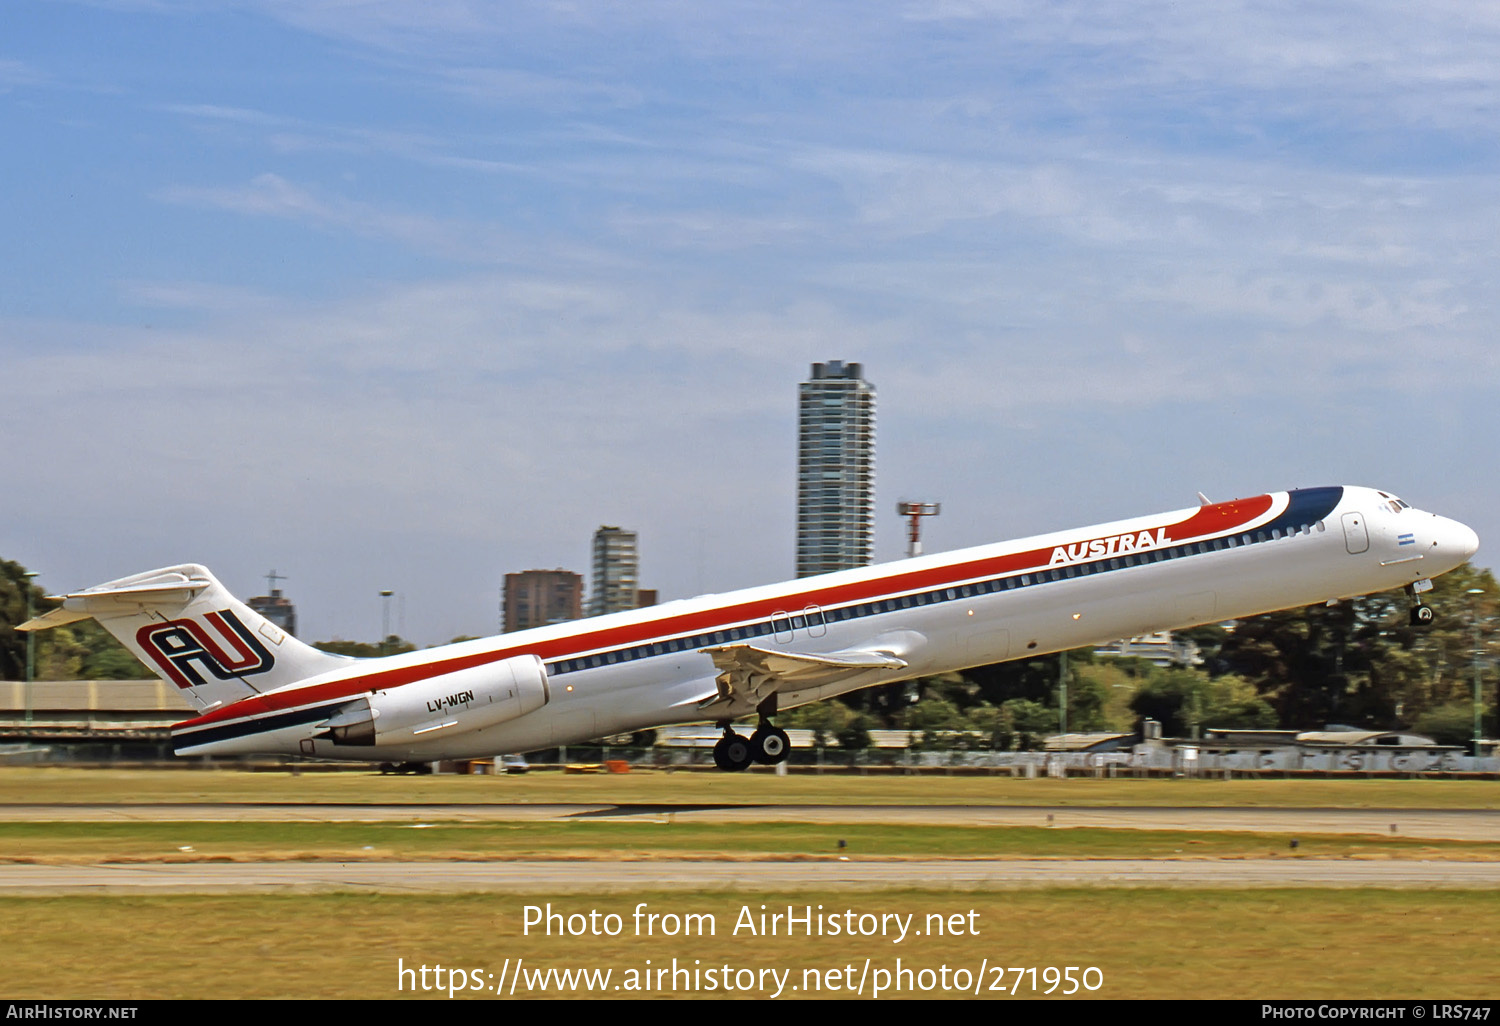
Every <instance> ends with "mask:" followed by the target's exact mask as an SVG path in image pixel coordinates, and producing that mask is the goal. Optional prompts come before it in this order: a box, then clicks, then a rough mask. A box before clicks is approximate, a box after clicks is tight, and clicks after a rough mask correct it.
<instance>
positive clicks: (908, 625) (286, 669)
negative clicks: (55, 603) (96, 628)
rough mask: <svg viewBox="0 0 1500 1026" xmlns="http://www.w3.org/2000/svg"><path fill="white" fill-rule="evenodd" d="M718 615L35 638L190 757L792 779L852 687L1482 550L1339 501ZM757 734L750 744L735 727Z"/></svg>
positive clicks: (143, 616)
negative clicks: (174, 695)
mask: <svg viewBox="0 0 1500 1026" xmlns="http://www.w3.org/2000/svg"><path fill="white" fill-rule="evenodd" d="M1199 499H1200V505H1199V506H1197V507H1191V508H1187V509H1182V510H1177V511H1174V512H1169V513H1162V514H1157V515H1154V516H1145V517H1139V518H1136V519H1131V520H1122V521H1118V522H1115V523H1108V524H1101V525H1098V526H1095V527H1085V528H1079V529H1076V530H1069V531H1061V532H1057V533H1053V534H1045V535H1040V536H1037V537H1033V538H1025V539H1022V540H1019V541H1011V542H1002V543H999V544H994V545H985V546H980V547H977V548H970V549H963V550H958V551H954V552H947V553H938V554H932V555H926V556H920V557H915V558H910V559H906V560H903V561H900V562H896V563H887V564H883V565H879V566H870V567H861V568H858V569H853V570H842V571H838V572H835V573H829V574H823V575H820V576H817V577H809V578H803V579H801V580H796V581H788V582H785V583H781V584H773V585H766V586H761V587H754V588H747V589H744V590H742V591H736V592H732V593H730V594H725V595H705V596H700V597H698V598H693V599H684V600H678V601H673V602H668V603H665V604H663V605H658V606H651V607H648V608H645V609H636V610H631V611H629V612H623V613H613V614H609V615H606V616H598V617H593V618H591V619H586V620H575V621H571V622H567V623H559V624H551V625H548V626H545V627H535V628H531V629H528V630H523V631H516V632H514V633H511V634H504V635H500V636H497V637H494V638H489V639H484V640H477V641H463V642H457V643H454V644H450V645H445V646H442V647H439V648H432V649H427V650H425V651H418V652H406V653H402V654H398V655H389V656H381V657H379V658H365V659H356V658H353V657H348V656H340V655H333V654H330V653H326V652H321V651H319V650H317V649H315V648H312V647H311V646H309V645H306V644H304V643H303V642H301V641H298V640H297V639H296V638H294V637H292V636H290V635H288V634H286V633H285V632H283V631H281V630H280V629H279V628H277V627H276V626H275V625H273V624H272V623H270V622H269V621H267V620H266V619H264V618H263V617H261V616H260V615H259V614H257V613H255V612H254V611H253V610H251V609H250V608H249V607H248V606H246V605H245V604H244V603H242V602H240V601H239V600H238V599H236V598H234V596H233V595H231V594H230V592H229V591H228V589H226V588H225V587H224V586H223V585H222V584H220V583H219V582H218V581H217V580H216V579H215V578H214V576H213V575H212V574H211V573H209V571H208V570H207V569H205V568H204V567H202V566H198V565H196V564H186V565H182V566H173V567H166V568H163V569H159V570H152V571H148V572H147V573H143V574H137V575H134V576H131V577H124V578H121V579H119V580H115V581H110V582H108V583H107V584H101V585H98V586H96V587H93V588H88V589H86V590H84V591H80V592H74V593H72V594H68V595H64V596H60V597H59V599H60V601H61V603H62V605H61V606H59V607H58V608H56V609H53V610H52V611H50V612H47V613H44V614H42V615H41V616H38V617H36V618H34V619H32V620H30V621H28V622H27V623H25V624H22V625H21V627H20V629H21V630H37V629H42V628H47V627H55V626H59V625H61V624H65V623H70V622H73V621H75V620H82V619H86V618H88V617H93V618H94V619H95V620H97V621H98V622H99V623H100V624H102V625H103V626H104V627H105V628H106V629H108V630H109V631H110V632H111V633H112V634H113V635H114V636H115V637H116V638H118V639H119V640H120V641H121V642H122V643H123V644H124V645H125V646H126V647H127V648H129V649H130V650H131V652H133V653H134V654H135V655H136V657H137V658H139V659H140V660H141V661H142V662H143V663H145V665H146V666H147V667H149V668H151V669H153V670H154V671H156V673H157V674H158V675H159V676H160V677H161V678H162V679H163V680H165V681H167V682H169V683H171V684H173V685H174V686H176V687H178V688H179V689H181V691H182V693H183V694H185V695H186V696H187V698H188V700H189V701H190V702H191V703H192V704H193V705H194V706H195V708H196V710H197V715H196V716H194V717H193V718H192V719H189V720H186V721H184V722H182V723H178V724H176V725H175V726H173V728H172V743H173V748H174V751H175V752H176V753H177V754H178V755H182V756H199V755H208V756H232V755H249V754H276V755H291V756H309V757H313V758H319V759H340V760H361V761H368V762H380V763H384V764H394V763H410V764H416V763H425V762H431V761H435V760H448V759H451V760H464V759H480V758H487V757H492V756H496V755H498V754H500V753H505V752H523V751H534V750H537V749H542V748H553V747H557V746H561V745H570V744H578V743H582V742H586V741H590V740H593V739H597V738H600V737H606V736H609V735H612V734H620V733H625V732H628V731H636V730H643V729H648V728H653V727H659V726H663V725H666V724H676V723H693V722H712V723H715V724H716V725H717V726H718V728H719V729H720V730H722V731H723V735H722V737H721V738H720V740H719V742H718V744H717V745H716V746H715V748H714V761H715V763H716V764H717V765H718V766H719V768H720V769H724V770H730V771H737V770H744V769H746V768H747V767H749V766H751V765H752V764H755V763H760V764H763V765H774V764H776V763H779V762H782V761H784V760H785V759H786V757H787V754H788V748H789V744H788V740H787V735H786V732H785V731H784V730H782V729H781V728H779V727H777V726H776V725H775V722H774V719H775V717H776V714H777V712H778V711H779V710H782V709H790V708H794V707H796V706H800V705H804V704H806V703H809V702H814V701H817V700H820V699H826V698H831V697H833V696H835V695H840V694H843V693H845V692H848V691H853V690H856V689H859V688H867V687H873V686H876V685H880V684H889V683H894V682H898V681H904V680H910V679H913V678H916V677H922V676H929V675H934V674H941V673H947V672H952V671H957V670H962V669H966V668H968V667H973V666H983V665H989V664H992V663H999V662H1004V661H1006V660H1008V659H1017V658H1027V657H1032V656H1038V655H1044V654H1047V653H1051V652H1058V651H1061V650H1064V649H1072V648H1078V647H1082V646H1085V645H1095V644H1103V643H1105V642H1108V641H1112V640H1114V639H1117V638H1125V637H1135V636H1137V635H1142V634H1148V633H1151V632H1154V631H1159V630H1171V629H1177V628H1182V627H1189V626H1193V625H1197V624H1203V623H1217V622H1222V621H1226V620H1232V619H1238V618H1242V617H1246V616H1252V615H1255V614H1258V613H1265V612H1270V611H1273V610H1278V609H1288V608H1292V607H1295V606H1305V605H1312V604H1316V603H1324V602H1334V601H1337V600H1340V599H1346V598H1352V597H1355V596H1358V595H1365V594H1370V593H1373V592H1377V591H1384V590H1388V589H1395V588H1404V589H1405V590H1406V592H1407V594H1408V596H1409V598H1410V601H1411V614H1410V615H1411V621H1412V623H1413V624H1416V625H1425V624H1428V623H1430V622H1431V621H1432V618H1433V612H1432V609H1431V607H1429V606H1427V605H1425V604H1423V602H1422V601H1421V598H1420V596H1421V594H1422V592H1424V591H1426V590H1427V589H1429V588H1430V587H1431V586H1432V583H1431V579H1432V578H1433V577H1436V576H1438V575H1439V574H1442V573H1446V572H1447V571H1449V570H1452V569H1453V568H1454V567H1457V566H1459V565H1461V564H1463V563H1464V562H1465V561H1466V560H1467V559H1468V558H1469V557H1470V556H1472V555H1473V554H1474V553H1475V552H1476V551H1477V550H1478V548H1479V538H1478V536H1477V535H1476V534H1475V533H1474V531H1472V530H1471V529H1469V528H1468V527H1466V526H1464V525H1463V524H1461V523H1458V522H1457V521H1454V520H1450V519H1447V518H1445V517H1441V516H1438V515H1436V514H1433V513H1425V512H1422V511H1420V510H1417V509H1415V508H1413V507H1412V506H1410V505H1409V504H1408V503H1406V502H1404V501H1403V500H1401V499H1400V498H1398V497H1396V496H1395V495H1392V494H1391V493H1389V492H1384V491H1379V490H1377V489H1373V488H1363V487H1353V486H1333V487H1321V488H1305V489H1298V490H1293V491H1286V492H1272V493H1269V494H1264V495H1257V496H1254V497H1252V498H1247V499H1235V500H1233V501H1230V502H1217V503H1215V502H1209V501H1208V500H1207V499H1206V498H1204V497H1203V496H1202V495H1201V494H1200V495H1199ZM752 714H754V715H755V716H756V717H757V726H756V727H755V729H754V732H753V733H752V735H751V736H750V737H748V738H747V737H745V736H744V735H743V734H740V733H739V732H737V731H736V730H735V729H734V727H733V725H732V724H733V721H734V720H736V719H739V718H743V717H748V716H750V715H752Z"/></svg>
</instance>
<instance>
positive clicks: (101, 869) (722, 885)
mask: <svg viewBox="0 0 1500 1026" xmlns="http://www.w3.org/2000/svg"><path fill="white" fill-rule="evenodd" d="M1059 886H1066V887H1076V886H1094V887H1418V888H1433V887H1441V888H1493V887H1496V886H1500V863H1495V862H1418V861H1395V860H1392V861H1372V862H1365V861H1359V860H1353V859H1297V858H1287V859H1238V860H1208V859H1205V860H1182V861H1166V860H1145V859H1095V860H1077V859H1057V860H1051V859H1028V860H1014V861H986V860H915V861H870V862H856V861H847V862H846V861H801V862H791V861H754V862H749V861H745V862H707V861H703V862H699V861H681V860H672V861H652V862H602V861H589V862H563V861H552V862H544V861H526V862H363V863H336V862H274V863H266V862H259V863H257V862H247V863H233V864H225V863H187V864H159V863H156V864H131V865H95V866H0V894H13V895H14V894H26V895H32V896H37V895H50V894H80V893H83V894H137V895H139V894H146V893H151V894H224V893H235V892H241V891H277V892H290V893H315V892H330V891H379V892H384V893H397V894H434V893H440V894H454V893H473V892H502V893H504V892H510V893H515V892H524V893H548V894H553V893H557V894H562V893H585V894H601V893H609V892H619V891H635V890H733V891H736V892H742V893H762V894H763V893H766V892H777V891H797V890H876V889H881V890H883V889H888V888H916V889H923V890H933V889H937V890H948V889H955V888H956V889H965V888H976V889H977V888H997V887H999V888H1007V887H1059Z"/></svg>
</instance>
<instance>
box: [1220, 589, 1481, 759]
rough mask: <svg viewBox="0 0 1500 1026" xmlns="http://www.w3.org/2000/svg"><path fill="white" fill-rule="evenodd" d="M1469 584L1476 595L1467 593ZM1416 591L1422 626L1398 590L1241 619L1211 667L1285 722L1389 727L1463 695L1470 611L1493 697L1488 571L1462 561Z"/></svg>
mask: <svg viewBox="0 0 1500 1026" xmlns="http://www.w3.org/2000/svg"><path fill="white" fill-rule="evenodd" d="M1471 588H1477V589H1479V591H1480V592H1481V594H1479V595H1478V596H1470V595H1469V594H1468V592H1469V589H1471ZM1423 597H1424V599H1425V601H1426V602H1427V604H1428V605H1430V606H1431V607H1432V608H1433V610H1434V611H1435V613H1436V618H1435V620H1434V623H1433V624H1432V626H1431V627H1429V628H1425V629H1424V628H1418V627H1413V626H1412V625H1411V623H1410V619H1409V616H1408V608H1409V606H1410V602H1409V600H1408V599H1407V598H1406V596H1405V595H1404V594H1403V593H1402V592H1399V591H1396V592H1382V593H1380V594H1377V595H1368V596H1365V597H1363V598H1356V599H1350V600H1346V601H1343V602H1340V603H1338V604H1337V605H1334V606H1325V605H1317V606H1309V607H1307V608H1305V609H1292V610H1285V611H1283V612H1279V613H1267V614H1265V615H1263V616H1254V617H1249V618H1247V619H1245V620H1243V621H1240V622H1239V623H1238V624H1237V625H1236V626H1235V628H1234V631H1233V633H1232V634H1231V635H1230V636H1229V637H1228V638H1226V639H1225V641H1224V644H1223V646H1222V648H1221V649H1220V652H1219V658H1218V660H1217V664H1216V667H1215V669H1216V671H1218V672H1223V671H1228V672H1233V673H1235V674H1238V675H1240V676H1242V677H1244V678H1246V679H1247V680H1249V681H1250V682H1251V683H1252V684H1254V686H1255V688H1256V690H1257V691H1258V692H1259V693H1260V695H1261V696H1262V697H1263V698H1265V699H1266V700H1267V701H1269V702H1270V703H1271V705H1272V706H1273V707H1274V708H1275V709H1276V713H1277V716H1278V719H1279V722H1280V723H1281V725H1282V726H1283V727H1284V728H1286V729H1291V730H1310V729H1317V728H1320V727H1323V726H1325V725H1327V724H1329V723H1346V724H1350V725H1354V726H1362V727H1367V728H1370V729H1382V730H1383V729H1389V728H1393V727H1398V726H1402V725H1404V724H1408V723H1410V722H1412V720H1413V719H1414V718H1415V717H1417V716H1419V715H1420V714H1421V713H1422V712H1424V711H1426V710H1428V709H1431V708H1435V707H1438V706H1441V705H1446V704H1448V703H1451V702H1454V701H1458V700H1460V699H1462V698H1465V697H1466V696H1468V695H1469V693H1470V690H1471V688H1472V676H1471V674H1470V672H1469V667H1470V666H1471V660H1472V649H1473V641H1472V631H1471V626H1472V624H1473V623H1474V621H1475V619H1476V618H1477V620H1478V622H1479V624H1480V626H1481V647H1483V648H1485V650H1486V655H1485V656H1484V657H1483V658H1482V660H1481V662H1482V664H1483V665H1484V666H1485V667H1486V669H1485V677H1484V687H1485V693H1486V694H1491V695H1493V683H1494V669H1493V667H1494V659H1493V658H1492V657H1491V656H1489V655H1488V653H1492V652H1493V651H1494V649H1495V620H1494V610H1495V606H1496V599H1497V597H1500V596H1497V588H1496V583H1495V578H1494V576H1493V574H1491V573H1490V571H1488V570H1476V569H1475V568H1473V567H1472V566H1468V565H1465V566H1462V567H1459V568H1458V569H1456V570H1453V571H1452V572H1450V573H1447V574H1444V575H1443V576H1442V577H1439V578H1438V579H1437V580H1436V581H1434V587H1433V589H1432V590H1431V591H1430V592H1428V593H1427V594H1426V595H1425V596H1423Z"/></svg>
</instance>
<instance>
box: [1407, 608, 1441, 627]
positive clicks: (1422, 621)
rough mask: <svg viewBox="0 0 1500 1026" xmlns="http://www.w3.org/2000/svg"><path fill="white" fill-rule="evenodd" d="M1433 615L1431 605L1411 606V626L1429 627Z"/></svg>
mask: <svg viewBox="0 0 1500 1026" xmlns="http://www.w3.org/2000/svg"><path fill="white" fill-rule="evenodd" d="M1434 615H1435V614H1434V613H1433V611H1432V607H1431V606H1422V605H1417V606H1412V607H1411V625H1412V626H1413V627H1431V626H1432V621H1433V618H1434Z"/></svg>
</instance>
